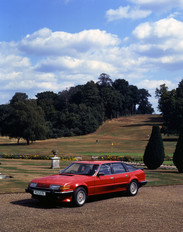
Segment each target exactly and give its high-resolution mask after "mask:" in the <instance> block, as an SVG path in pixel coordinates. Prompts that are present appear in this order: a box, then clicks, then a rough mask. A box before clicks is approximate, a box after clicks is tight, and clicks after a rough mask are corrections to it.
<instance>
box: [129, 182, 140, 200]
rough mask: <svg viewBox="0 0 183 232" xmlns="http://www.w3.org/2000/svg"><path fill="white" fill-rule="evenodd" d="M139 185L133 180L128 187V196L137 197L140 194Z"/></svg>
mask: <svg viewBox="0 0 183 232" xmlns="http://www.w3.org/2000/svg"><path fill="white" fill-rule="evenodd" d="M138 188H139V187H138V183H137V181H136V180H132V181H131V182H130V184H129V186H128V194H129V195H130V196H135V195H136V194H137V193H138Z"/></svg>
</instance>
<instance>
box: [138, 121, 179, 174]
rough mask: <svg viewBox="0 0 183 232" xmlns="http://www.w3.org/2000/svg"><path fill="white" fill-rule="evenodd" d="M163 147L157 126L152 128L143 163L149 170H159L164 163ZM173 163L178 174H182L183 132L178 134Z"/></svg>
mask: <svg viewBox="0 0 183 232" xmlns="http://www.w3.org/2000/svg"><path fill="white" fill-rule="evenodd" d="M164 157H165V153H164V145H163V140H162V137H161V132H160V128H159V126H158V125H155V126H153V128H152V133H151V136H150V139H149V142H148V144H147V146H146V149H145V152H144V156H143V161H144V164H145V165H146V166H147V167H148V168H149V169H157V168H159V167H160V166H161V165H162V164H163V161H164ZM173 163H174V165H175V166H176V167H177V169H178V171H179V172H180V173H183V131H181V132H180V135H179V138H178V141H177V145H176V149H175V152H174V155H173Z"/></svg>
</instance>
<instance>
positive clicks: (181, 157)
mask: <svg viewBox="0 0 183 232" xmlns="http://www.w3.org/2000/svg"><path fill="white" fill-rule="evenodd" d="M173 163H174V165H175V166H176V167H177V169H178V171H179V172H180V173H183V128H182V129H181V132H180V135H179V138H178V141H177V145H176V149H175V152H174V155H173Z"/></svg>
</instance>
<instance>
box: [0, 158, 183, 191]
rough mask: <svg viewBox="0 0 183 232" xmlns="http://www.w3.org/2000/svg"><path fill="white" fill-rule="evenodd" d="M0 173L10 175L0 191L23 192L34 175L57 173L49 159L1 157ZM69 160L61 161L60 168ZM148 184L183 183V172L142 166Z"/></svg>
mask: <svg viewBox="0 0 183 232" xmlns="http://www.w3.org/2000/svg"><path fill="white" fill-rule="evenodd" d="M1 163H2V164H1V165H0V173H3V174H4V175H7V176H11V177H12V178H9V179H2V180H0V193H9V192H24V190H25V188H26V187H27V185H28V183H29V181H30V180H32V179H33V178H36V177H40V176H45V175H52V174H57V173H58V172H59V170H58V169H50V167H51V160H23V159H22V160H21V159H1ZM70 163H71V161H61V163H60V169H63V168H65V167H66V166H68V165H69V164H70ZM144 171H145V174H146V179H147V181H148V184H147V185H146V186H147V187H148V186H160V185H174V184H183V174H180V173H178V172H177V170H176V169H173V170H172V169H165V168H164V169H162V168H159V169H157V170H148V169H146V168H144Z"/></svg>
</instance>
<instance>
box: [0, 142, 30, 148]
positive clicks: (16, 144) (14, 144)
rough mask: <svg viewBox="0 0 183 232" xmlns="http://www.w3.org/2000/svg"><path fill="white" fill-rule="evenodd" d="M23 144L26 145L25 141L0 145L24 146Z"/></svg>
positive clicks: (1, 145) (0, 145)
mask: <svg viewBox="0 0 183 232" xmlns="http://www.w3.org/2000/svg"><path fill="white" fill-rule="evenodd" d="M30 144H31V143H30ZM25 145H27V143H26V142H25V143H1V144H0V147H3V146H8V147H13V146H25Z"/></svg>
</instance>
